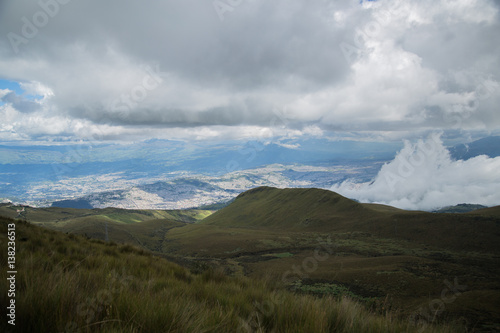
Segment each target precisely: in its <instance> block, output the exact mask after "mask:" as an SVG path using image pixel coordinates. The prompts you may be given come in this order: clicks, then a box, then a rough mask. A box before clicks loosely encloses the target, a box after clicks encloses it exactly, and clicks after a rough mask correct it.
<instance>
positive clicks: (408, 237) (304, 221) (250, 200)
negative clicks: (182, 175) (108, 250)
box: [0, 187, 500, 332]
mask: <svg viewBox="0 0 500 333" xmlns="http://www.w3.org/2000/svg"><path fill="white" fill-rule="evenodd" d="M16 208H17V209H18V207H7V206H2V207H0V214H2V211H3V210H8V212H9V213H10V214H15V213H16ZM499 208H500V207H493V208H487V209H482V210H477V211H474V212H471V213H465V214H437V213H426V212H418V211H405V210H401V209H396V208H394V207H390V206H385V205H377V204H360V203H357V202H355V201H352V200H349V199H347V198H345V197H342V196H340V195H338V194H336V193H333V192H330V191H325V190H319V189H275V188H269V187H263V188H256V189H253V190H250V191H248V192H245V193H243V194H241V195H240V196H238V198H237V199H236V200H234V202H232V203H231V204H230V205H228V206H227V207H225V208H223V209H221V210H219V211H217V212H216V213H214V214H211V213H212V212H206V211H178V212H173V211H138V210H131V211H126V210H115V209H106V210H90V211H89V210H75V211H72V210H66V209H59V210H50V209H49V210H46V209H26V211H27V217H28V220H29V221H32V220H33V221H45V222H35V223H36V224H43V225H45V226H47V227H50V228H54V229H56V230H62V231H65V232H72V233H78V234H84V235H86V236H88V237H92V238H97V239H100V240H103V239H105V227H106V225H107V230H108V236H109V239H110V240H111V241H114V242H119V243H122V242H123V243H129V244H133V245H137V246H141V247H142V248H144V249H147V250H149V251H152V252H153V253H154V254H155V255H157V256H161V257H164V258H167V259H168V260H170V261H174V262H176V263H180V264H182V265H184V266H185V267H190V268H192V269H193V272H200V271H202V270H203V269H204V268H206V267H211V268H213V269H215V270H223V271H225V272H226V273H227V274H229V275H231V276H233V277H234V278H235V279H236V280H238V279H246V278H251V279H256V281H260V280H261V279H267V280H269V279H271V280H273V281H275V286H276V288H280V289H287V290H289V291H291V292H293V293H294V294H295V295H304V296H307V297H309V296H314V297H320V298H321V299H327V298H334V299H335V298H339V297H349V298H352V299H355V300H357V301H359V302H361V303H362V304H364V306H367V307H369V308H370V309H372V310H373V311H376V312H377V313H385V312H386V311H387V310H388V309H390V313H391V315H394V316H395V317H397V318H399V319H398V320H403V321H411V319H410V318H414V319H417V320H420V322H424V323H430V322H433V323H436V322H439V323H445V322H450V321H454V320H458V321H463V322H465V323H466V324H467V327H468V329H469V330H470V331H475V332H489V331H495V330H497V331H500V282H499V281H500V242H499V241H498V240H499V238H500V210H499ZM51 214H52V215H51ZM210 214H211V215H210ZM51 216H52V218H54V219H55V222H49V221H51V220H50V218H51ZM203 216H208V217H206V218H205V219H201V218H202V217H203ZM186 222H190V223H186ZM457 286H459V287H460V289H457V288H458V287H457ZM450 288H451V289H450ZM451 291H452V292H453V293H451V294H450V292H451Z"/></svg>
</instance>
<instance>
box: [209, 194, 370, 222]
mask: <svg viewBox="0 0 500 333" xmlns="http://www.w3.org/2000/svg"><path fill="white" fill-rule="evenodd" d="M373 214H375V215H376V214H377V212H376V211H373V210H372V209H370V208H368V207H365V206H363V205H362V204H360V203H357V202H355V201H353V200H350V199H347V198H345V197H343V196H341V195H340V194H337V193H334V192H331V191H327V190H321V189H314V188H307V189H304V188H289V189H277V188H273V187H257V188H254V189H252V190H249V191H246V192H243V193H242V194H240V195H239V196H238V197H236V199H235V200H234V201H233V202H232V203H231V204H229V205H228V206H227V207H224V208H222V209H221V210H219V211H217V212H216V213H214V214H213V215H212V216H211V217H210V216H209V217H207V218H206V219H204V220H203V222H202V223H204V224H213V225H218V226H228V227H266V228H293V229H303V228H305V229H316V228H320V229H324V228H329V227H332V228H335V227H339V223H342V222H343V221H345V220H347V219H349V220H351V221H352V220H359V219H362V218H365V217H368V216H371V215H373Z"/></svg>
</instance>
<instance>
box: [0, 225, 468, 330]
mask: <svg viewBox="0 0 500 333" xmlns="http://www.w3.org/2000/svg"><path fill="white" fill-rule="evenodd" d="M13 223H15V229H16V239H17V242H16V264H17V271H18V273H17V275H16V297H15V301H16V303H15V304H16V326H15V330H12V326H9V325H8V324H7V323H6V318H5V316H4V318H3V319H2V321H1V324H0V325H1V326H0V329H1V330H2V331H4V332H9V331H16V332H97V331H100V332H254V331H256V332H270V331H273V332H375V333H376V332H398V333H399V332H419V331H422V330H423V329H425V331H426V332H460V331H462V330H461V329H460V327H458V326H455V327H451V326H450V327H444V326H436V327H434V326H432V327H431V326H425V327H418V326H415V321H401V320H398V319H395V318H392V317H391V315H390V314H386V315H385V316H382V315H376V314H374V313H371V312H369V311H368V310H366V309H365V308H364V307H363V306H361V305H360V304H358V303H356V302H354V301H352V300H350V299H349V298H338V297H335V296H328V297H323V298H316V297H313V296H309V295H296V294H294V293H291V292H287V291H284V290H279V289H276V288H275V287H273V284H272V283H270V282H266V281H263V280H251V279H248V278H244V277H227V276H225V275H224V274H223V273H222V272H221V271H214V270H207V271H205V272H204V273H202V274H193V273H191V272H190V271H188V270H186V269H185V268H183V267H180V266H178V265H176V264H173V263H171V262H168V261H166V260H164V259H162V258H159V257H157V256H153V255H151V254H150V253H149V252H148V251H144V250H142V249H138V248H135V247H133V246H130V245H117V244H115V243H105V242H102V241H100V240H88V239H86V238H84V237H82V236H75V235H72V234H69V235H67V234H63V233H60V232H56V231H51V230H48V229H45V228H41V227H37V226H34V225H31V224H29V223H26V222H22V221H13V220H10V219H6V218H0V243H1V244H2V247H4V250H2V251H1V252H0V253H1V255H0V262H1V265H2V267H6V264H7V258H6V251H5V247H6V243H7V236H6V235H7V225H8V224H13ZM6 278H7V276H6V270H5V269H3V270H1V272H0V279H1V281H2V282H1V283H0V298H1V300H2V304H7V302H8V301H9V299H8V298H7V288H8V286H7V283H6V281H7V280H6Z"/></svg>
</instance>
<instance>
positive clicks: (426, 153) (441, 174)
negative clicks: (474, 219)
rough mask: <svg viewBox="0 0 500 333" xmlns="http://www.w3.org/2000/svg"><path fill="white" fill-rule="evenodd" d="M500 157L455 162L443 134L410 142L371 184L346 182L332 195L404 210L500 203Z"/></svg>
mask: <svg viewBox="0 0 500 333" xmlns="http://www.w3.org/2000/svg"><path fill="white" fill-rule="evenodd" d="M498 188H500V157H496V158H489V157H488V156H485V155H481V156H477V157H474V158H471V159H468V160H465V161H464V160H458V161H455V160H452V159H451V157H450V154H449V151H448V150H447V149H446V148H445V147H444V145H443V143H442V141H441V139H440V136H439V134H433V135H431V136H429V137H428V138H427V139H426V140H419V141H418V142H417V143H413V144H412V143H410V142H409V141H406V142H405V146H404V148H403V149H402V150H401V151H400V152H399V153H398V154H397V156H396V157H395V158H394V160H393V161H391V162H389V163H387V164H385V165H384V166H382V168H381V170H380V171H379V173H378V175H377V176H376V177H375V179H374V180H373V181H372V182H368V183H353V182H352V181H346V182H344V183H342V184H336V185H334V186H332V187H331V190H332V191H335V192H338V193H340V194H342V195H344V196H347V197H350V198H354V199H357V200H359V201H361V202H374V203H381V204H387V205H391V206H394V207H398V208H403V209H414V210H433V209H436V208H441V207H444V206H450V205H457V204H460V203H474V204H482V205H486V206H495V205H499V204H500V193H499V192H498Z"/></svg>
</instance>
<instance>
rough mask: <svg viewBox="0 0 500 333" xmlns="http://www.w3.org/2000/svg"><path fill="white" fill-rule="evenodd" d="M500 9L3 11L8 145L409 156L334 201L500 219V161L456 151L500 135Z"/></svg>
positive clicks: (194, 3) (0, 61)
mask: <svg viewBox="0 0 500 333" xmlns="http://www.w3.org/2000/svg"><path fill="white" fill-rule="evenodd" d="M499 9H500V1H498V0H454V1H451V0H420V1H402V0H377V1H359V0H345V1H328V0H317V1H299V0H274V1H264V0H208V1H207V0H204V1H201V0H183V1H171V0H162V1H157V0H151V1H147V2H139V1H131V0H120V1H118V0H109V1H96V0H88V1H78V0H39V1H2V0H0V145H11V146H19V145H27V146H30V145H37V146H40V145H48V146H50V145H62V144H73V143H82V142H90V143H102V144H106V143H108V142H109V143H113V144H120V145H129V146H133V145H134V144H136V143H137V142H145V143H147V142H150V141H151V140H155V139H159V140H180V141H181V142H184V143H187V144H197V143H215V144H217V143H227V142H243V143H244V142H247V143H248V142H254V141H252V140H257V142H261V143H262V142H266V141H265V140H268V141H269V140H271V141H272V140H274V141H273V142H275V143H282V144H286V145H287V147H290V149H293V148H294V147H295V148H298V147H301V140H306V139H311V138H312V139H315V140H316V139H322V140H323V141H332V140H355V141H360V142H382V143H384V142H385V143H388V144H389V143H392V144H394V143H395V142H399V143H403V142H404V148H403V149H402V150H401V151H399V152H398V153H397V154H396V156H395V159H394V160H393V161H391V162H389V163H387V164H385V165H384V166H383V167H382V168H381V170H380V172H379V174H378V175H377V177H376V178H375V179H374V180H373V181H372V182H369V183H365V184H355V183H352V182H350V181H346V182H344V183H342V184H337V185H334V186H333V187H332V190H335V191H337V192H339V193H341V194H343V195H346V196H348V197H351V198H355V199H358V200H360V201H369V202H380V203H386V204H391V205H394V206H397V207H400V208H409V209H431V208H432V207H434V206H436V205H441V206H443V205H446V204H457V203H460V202H468V203H480V204H485V205H493V204H498V203H500V194H499V193H500V191H497V189H498V188H499V187H500V174H498V172H497V171H496V170H500V168H499V166H500V159H499V158H498V157H497V158H489V157H486V156H482V157H481V156H478V157H475V158H473V159H470V160H467V161H460V160H459V161H455V160H452V159H451V158H450V156H449V155H448V154H447V150H446V148H445V147H446V145H450V143H460V142H471V141H473V140H475V139H479V138H482V137H486V136H491V135H500V116H499V112H498V111H499V110H498V105H500V14H499ZM320 141H321V140H320ZM320 141H318V142H320ZM153 142H154V141H153ZM302 142H304V141H302ZM429 145H430V146H432V147H433V148H432V149H431V153H426V150H425V149H424V150H422V147H426V146H429ZM243 146H244V144H242V147H243ZM422 154H423V155H422ZM422 156H424V158H423V159H420V160H422V161H423V162H422V163H420V164H419V163H417V162H418V161H419V157H422ZM412 161H413V162H415V161H417V162H415V163H413V164H412Z"/></svg>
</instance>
